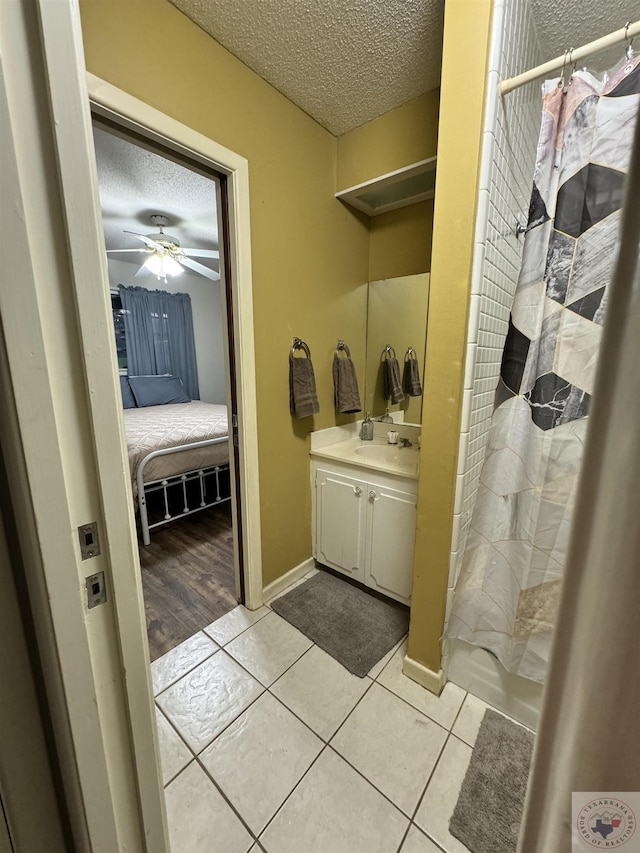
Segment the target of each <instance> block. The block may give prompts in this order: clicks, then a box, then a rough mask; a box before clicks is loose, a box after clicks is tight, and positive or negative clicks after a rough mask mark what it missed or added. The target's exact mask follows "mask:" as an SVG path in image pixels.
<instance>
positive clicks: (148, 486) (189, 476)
mask: <svg viewBox="0 0 640 853" xmlns="http://www.w3.org/2000/svg"><path fill="white" fill-rule="evenodd" d="M223 441H226V442H228V441H229V436H227V435H225V436H222V437H220V438H209V439H207V440H206V441H194V442H192V443H191V444H180V445H178V446H177V447H167V448H165V449H164V450H154V451H153V452H152V453H148V454H147V455H146V456H145V457H144V459H143V460H142V462H141V463H140V465H139V466H138V471H137V473H136V482H137V486H138V506H139V508H140V524H141V527H142V541H143V542H144V544H145V545H149V544H151V530H153V529H154V528H155V527H160V526H161V525H163V524H168V523H169V522H170V521H173V520H174V519H176V518H183V517H184V516H185V515H192V514H193V513H194V512H200V511H201V510H203V509H207V507H210V506H214V505H215V504H219V503H224V502H225V501H230V500H231V495H230V494H229V495H226V496H223V495H222V494H221V490H220V474H221V472H223V471H228V470H229V463H228V462H226V463H223V464H222V465H211V466H210V467H208V468H197V469H194V470H193V471H185V472H184V473H183V474H174V475H173V476H172V477H165V478H164V479H162V480H153V481H152V482H149V483H145V482H144V469H145V467H146V466H147V463H148V462H151V460H152V459H155V458H156V457H158V456H168V455H170V454H172V453H180V452H182V451H183V450H195V449H196V448H198V447H208V446H209V445H211V444H221V443H222V442H223ZM210 474H215V498H214V500H210V501H207V500H206V499H205V492H206V488H205V477H207V476H209V475H210ZM193 480H199V481H200V504H199V505H198V506H197V507H193V508H190V507H189V503H188V498H187V483H189V482H192V481H193ZM180 485H182V496H183V500H184V508H183V510H182V512H181V513H179V514H176V515H172V514H171V512H170V510H169V499H168V493H167V490H168V489H170V488H173V487H175V486H180ZM160 490H162V491H163V493H164V510H165V515H164V518H163V519H162V520H161V521H156V522H154V523H153V524H149V513H148V511H147V495H149V494H151V493H152V492H158V491H160Z"/></svg>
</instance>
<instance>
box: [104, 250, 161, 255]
mask: <svg viewBox="0 0 640 853" xmlns="http://www.w3.org/2000/svg"><path fill="white" fill-rule="evenodd" d="M150 251H151V249H107V254H108V255H114V254H116V253H117V252H144V253H145V254H148V253H149V252H150Z"/></svg>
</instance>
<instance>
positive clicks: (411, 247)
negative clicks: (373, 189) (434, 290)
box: [369, 200, 433, 281]
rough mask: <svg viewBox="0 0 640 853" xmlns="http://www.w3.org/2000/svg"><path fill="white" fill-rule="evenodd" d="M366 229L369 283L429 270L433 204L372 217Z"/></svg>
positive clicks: (427, 203)
mask: <svg viewBox="0 0 640 853" xmlns="http://www.w3.org/2000/svg"><path fill="white" fill-rule="evenodd" d="M369 227H370V235H371V242H370V247H369V281H378V280H379V279H381V278H396V277H398V276H402V275H415V274H417V273H422V272H428V271H429V270H430V269H431V237H432V231H433V200H431V201H422V202H419V203H418V204H412V205H410V206H409V207H401V208H400V210H392V211H391V212H390V213H382V214H381V215H380V216H372V217H371V224H370V226H369Z"/></svg>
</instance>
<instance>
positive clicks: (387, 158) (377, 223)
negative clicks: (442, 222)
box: [336, 89, 440, 281]
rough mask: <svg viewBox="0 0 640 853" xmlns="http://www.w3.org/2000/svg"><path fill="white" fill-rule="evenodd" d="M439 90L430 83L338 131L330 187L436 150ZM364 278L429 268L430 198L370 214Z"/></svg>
mask: <svg viewBox="0 0 640 853" xmlns="http://www.w3.org/2000/svg"><path fill="white" fill-rule="evenodd" d="M439 102H440V91H439V90H438V89H434V90H433V91H431V92H427V93H426V94H424V95H421V96H420V97H419V98H414V99H413V100H412V101H409V102H408V103H406V104H403V105H402V106H401V107H397V108H396V109H395V110H391V111H390V112H388V113H385V114H384V115H382V116H380V117H379V118H376V119H374V120H373V121H369V122H367V123H366V124H363V125H361V126H360V127H357V128H355V130H351V131H349V133H345V134H343V135H342V136H339V137H338V165H337V184H336V191H339V190H344V189H347V188H348V187H352V186H355V185H356V184H361V183H364V182H365V181H370V180H371V179H372V178H377V177H379V176H380V175H386V174H387V173H388V172H394V171H396V169H402V168H403V167H404V166H410V165H411V164H412V163H417V162H418V161H419V160H426V159H427V158H429V157H433V156H434V155H435V153H436V147H437V141H438V106H439ZM369 227H370V231H371V244H370V251H369V281H377V280H378V279H382V278H394V277H399V276H403V275H415V274H417V273H423V272H428V271H429V270H430V269H431V233H432V228H433V201H424V202H420V203H419V204H412V205H410V206H409V207H403V208H401V209H400V210H394V211H391V212H390V213H384V214H382V215H380V216H372V217H371V220H370V226H369Z"/></svg>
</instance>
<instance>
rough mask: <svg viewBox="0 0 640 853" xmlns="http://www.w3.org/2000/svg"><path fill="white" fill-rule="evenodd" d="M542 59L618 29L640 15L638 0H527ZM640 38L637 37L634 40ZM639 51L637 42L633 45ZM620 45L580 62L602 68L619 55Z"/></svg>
mask: <svg viewBox="0 0 640 853" xmlns="http://www.w3.org/2000/svg"><path fill="white" fill-rule="evenodd" d="M530 3H531V9H532V11H533V17H534V20H535V22H536V30H537V32H538V38H539V41H540V45H541V47H542V53H543V58H544V59H545V60H547V59H553V58H554V57H556V56H560V55H561V54H563V53H564V52H565V50H568V49H569V48H571V47H580V46H581V45H583V44H588V43H589V42H591V41H595V40H596V39H599V38H601V37H602V36H606V35H607V34H608V33H610V32H613V31H614V30H619V29H621V28H622V27H624V25H625V24H626V23H627V21H637V20H638V19H639V18H640V0H571V2H569V0H563V2H559V0H530ZM636 41H640V39H636ZM635 47H636V48H637V50H640V43H639V44H636V45H635ZM623 50H624V48H623V47H615V48H611V49H610V50H607V51H605V52H603V53H599V54H595V55H594V57H593V58H592V59H590V60H585V61H583V62H582V63H581V65H582V66H585V65H586V66H587V67H588V68H590V69H593V70H596V71H605V70H606V69H608V68H610V67H612V66H613V65H615V64H616V63H617V62H618V60H620V59H621V58H622V55H623Z"/></svg>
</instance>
